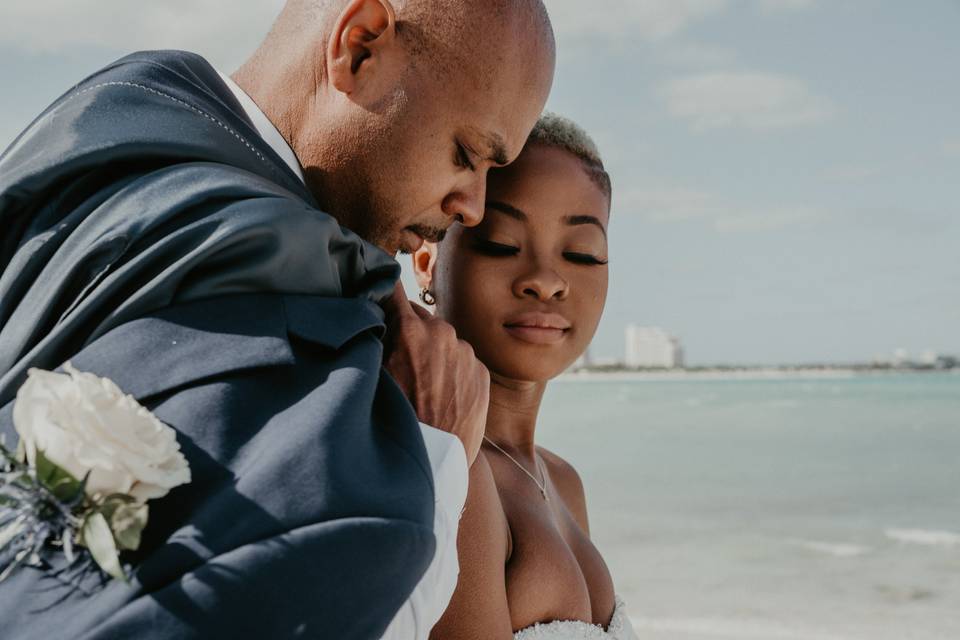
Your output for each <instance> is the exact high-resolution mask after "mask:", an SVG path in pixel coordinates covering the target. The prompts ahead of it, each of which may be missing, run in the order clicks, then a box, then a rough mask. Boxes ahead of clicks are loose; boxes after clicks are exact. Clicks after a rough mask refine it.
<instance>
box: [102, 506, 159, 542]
mask: <svg viewBox="0 0 960 640" xmlns="http://www.w3.org/2000/svg"><path fill="white" fill-rule="evenodd" d="M148 512H149V509H148V507H147V505H145V504H138V503H136V502H134V503H122V504H120V505H118V506H117V508H116V509H114V511H113V513H112V514H111V515H110V518H109V522H110V528H111V529H113V537H114V539H115V540H116V541H117V545H119V547H120V548H121V549H126V550H127V551H136V550H137V549H138V548H139V547H140V535H141V534H142V533H143V529H144V528H145V527H146V526H147V514H148Z"/></svg>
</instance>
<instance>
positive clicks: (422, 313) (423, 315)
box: [410, 302, 434, 320]
mask: <svg viewBox="0 0 960 640" xmlns="http://www.w3.org/2000/svg"><path fill="white" fill-rule="evenodd" d="M410 308H411V309H413V312H414V313H415V314H417V315H418V316H419V317H420V319H421V320H433V319H434V316H433V314H432V313H430V312H429V311H427V310H426V309H424V308H423V307H421V306H420V305H418V304H417V303H416V302H411V303H410Z"/></svg>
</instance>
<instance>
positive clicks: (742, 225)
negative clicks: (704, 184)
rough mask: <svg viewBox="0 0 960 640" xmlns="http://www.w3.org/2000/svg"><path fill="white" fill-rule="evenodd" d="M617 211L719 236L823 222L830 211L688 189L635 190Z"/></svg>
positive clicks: (622, 199)
mask: <svg viewBox="0 0 960 640" xmlns="http://www.w3.org/2000/svg"><path fill="white" fill-rule="evenodd" d="M614 208H615V209H616V210H617V211H623V212H626V213H633V214H637V215H640V216H641V217H643V218H644V219H645V220H647V221H648V222H650V223H652V224H677V223H689V222H696V223H701V224H706V225H709V226H710V227H711V228H712V229H713V230H714V231H717V232H719V233H758V232H765V231H777V230H780V229H785V228H787V227H793V226H797V225H804V224H809V223H811V222H816V221H818V220H822V219H824V218H826V217H827V216H828V212H826V211H824V210H823V209H821V208H819V207H813V206H809V205H797V204H787V205H782V204H780V205H771V206H756V205H752V206H744V205H737V204H735V203H731V202H728V201H726V200H725V199H723V198H721V197H719V196H716V195H714V194H710V193H706V192H703V191H698V190H695V189H686V188H659V189H635V190H632V191H626V192H624V193H623V194H621V195H620V196H619V197H617V199H616V202H615V204H614Z"/></svg>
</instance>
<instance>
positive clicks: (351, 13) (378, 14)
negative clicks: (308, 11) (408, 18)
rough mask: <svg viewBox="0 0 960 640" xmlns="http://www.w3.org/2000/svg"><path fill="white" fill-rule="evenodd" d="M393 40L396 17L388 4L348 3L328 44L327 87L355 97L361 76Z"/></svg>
mask: <svg viewBox="0 0 960 640" xmlns="http://www.w3.org/2000/svg"><path fill="white" fill-rule="evenodd" d="M396 37H397V16H396V12H395V11H394V9H393V5H392V4H391V3H390V0H350V2H349V3H347V6H346V7H344V9H343V11H342V12H341V13H340V17H339V18H337V21H336V22H335V23H334V27H333V32H332V33H331V34H330V38H329V40H328V41H327V73H328V74H329V78H330V83H331V84H332V85H333V86H334V87H336V89H337V90H338V91H340V92H342V93H345V94H352V93H354V92H355V91H356V90H357V89H358V87H359V85H360V82H361V78H362V74H364V72H366V71H368V70H369V69H370V67H373V66H376V65H377V64H378V63H379V62H380V61H379V57H380V55H382V53H383V51H384V49H385V48H386V47H387V46H389V45H391V44H393V43H394V42H395V41H396Z"/></svg>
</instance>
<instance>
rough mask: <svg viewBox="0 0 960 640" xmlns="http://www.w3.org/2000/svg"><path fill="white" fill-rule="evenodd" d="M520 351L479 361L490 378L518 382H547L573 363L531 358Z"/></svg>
mask: <svg viewBox="0 0 960 640" xmlns="http://www.w3.org/2000/svg"><path fill="white" fill-rule="evenodd" d="M522 351H523V350H519V349H518V350H516V351H515V352H513V353H512V354H511V357H509V358H505V357H503V356H504V355H505V354H502V353H501V354H499V356H500V357H497V358H490V359H489V360H487V359H484V358H483V357H482V356H481V357H480V360H481V361H483V363H484V364H485V365H486V366H487V368H488V369H489V370H490V373H491V375H492V376H494V377H497V376H499V377H501V378H505V379H508V380H514V381H518V382H549V381H550V380H553V379H554V378H556V377H557V376H559V375H560V374H561V373H563V372H564V371H566V370H567V369H568V368H569V367H570V365H571V364H572V363H573V362H575V359H574V360H571V361H570V362H567V361H566V359H563V361H561V362H555V361H552V359H549V358H544V357H543V356H540V357H536V356H531V355H530V354H525V353H522Z"/></svg>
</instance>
